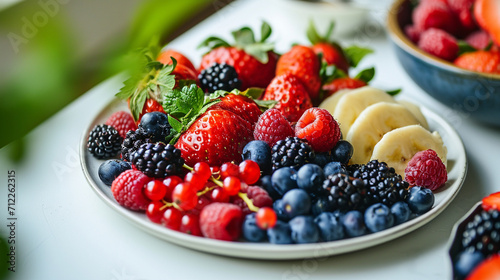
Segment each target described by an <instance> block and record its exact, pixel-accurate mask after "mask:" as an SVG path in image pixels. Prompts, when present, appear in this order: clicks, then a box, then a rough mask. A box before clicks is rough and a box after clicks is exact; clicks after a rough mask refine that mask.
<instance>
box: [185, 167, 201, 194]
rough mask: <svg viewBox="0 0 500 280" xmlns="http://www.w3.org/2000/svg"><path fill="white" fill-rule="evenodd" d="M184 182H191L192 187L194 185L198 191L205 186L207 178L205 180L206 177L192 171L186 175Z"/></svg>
mask: <svg viewBox="0 0 500 280" xmlns="http://www.w3.org/2000/svg"><path fill="white" fill-rule="evenodd" d="M184 182H186V183H189V184H190V185H191V187H193V188H194V189H195V190H196V191H199V190H202V189H203V188H204V187H205V183H206V182H207V180H204V178H203V177H202V176H200V175H199V174H198V173H196V172H193V171H191V172H188V173H187V174H186V176H184Z"/></svg>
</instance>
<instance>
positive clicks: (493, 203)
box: [482, 192, 500, 211]
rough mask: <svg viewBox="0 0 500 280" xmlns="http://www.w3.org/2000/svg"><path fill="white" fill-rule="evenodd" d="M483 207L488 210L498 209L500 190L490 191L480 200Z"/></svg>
mask: <svg viewBox="0 0 500 280" xmlns="http://www.w3.org/2000/svg"><path fill="white" fill-rule="evenodd" d="M482 206H483V209H484V210H486V211H488V210H490V209H497V210H500V192H496V193H492V194H490V195H488V196H486V197H484V198H483V200H482Z"/></svg>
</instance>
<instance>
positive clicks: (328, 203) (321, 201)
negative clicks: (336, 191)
mask: <svg viewBox="0 0 500 280" xmlns="http://www.w3.org/2000/svg"><path fill="white" fill-rule="evenodd" d="M332 211H335V207H334V203H333V196H332V195H331V194H329V193H327V194H325V195H321V196H317V197H316V198H315V199H314V200H313V203H312V206H311V212H312V214H313V215H314V216H317V215H319V214H321V213H323V212H332Z"/></svg>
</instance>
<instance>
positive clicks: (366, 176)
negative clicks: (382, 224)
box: [347, 160, 409, 207]
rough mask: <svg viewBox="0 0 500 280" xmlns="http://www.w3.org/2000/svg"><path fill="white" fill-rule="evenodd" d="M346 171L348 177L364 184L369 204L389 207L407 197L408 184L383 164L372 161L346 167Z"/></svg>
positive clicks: (392, 169)
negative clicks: (381, 204) (380, 204)
mask: <svg viewBox="0 0 500 280" xmlns="http://www.w3.org/2000/svg"><path fill="white" fill-rule="evenodd" d="M347 169H348V172H349V175H351V176H353V177H355V178H359V179H362V180H363V182H364V183H365V185H366V187H367V188H368V193H367V197H368V199H369V201H370V204H375V203H383V204H385V205H387V206H389V207H390V206H392V205H393V204H394V203H396V202H398V201H405V199H406V198H407V197H408V187H409V184H408V183H407V182H405V181H403V179H402V178H401V176H400V175H398V174H397V173H396V171H395V170H394V168H392V167H389V166H388V165H387V163H385V162H379V161H378V160H372V161H370V162H368V163H367V164H365V165H351V166H348V167H347Z"/></svg>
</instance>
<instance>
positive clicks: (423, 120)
mask: <svg viewBox="0 0 500 280" xmlns="http://www.w3.org/2000/svg"><path fill="white" fill-rule="evenodd" d="M398 103H399V104H402V105H404V106H405V107H406V108H407V109H408V110H410V112H411V113H412V114H413V115H414V116H415V117H416V118H417V120H418V121H419V122H420V125H421V126H422V127H423V128H425V129H429V124H428V123H427V119H426V118H425V117H424V114H422V111H420V107H419V106H418V105H416V104H414V103H413V102H410V101H407V100H398Z"/></svg>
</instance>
